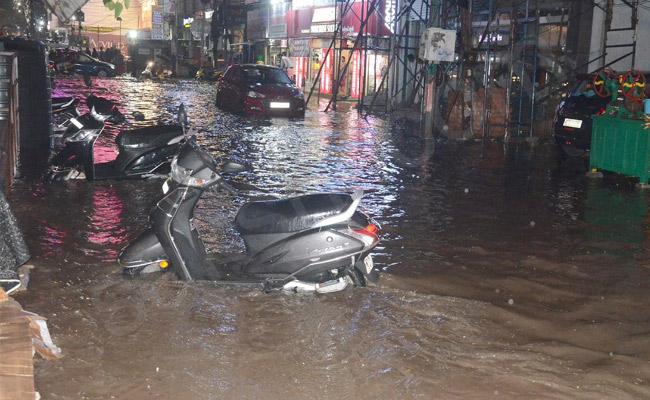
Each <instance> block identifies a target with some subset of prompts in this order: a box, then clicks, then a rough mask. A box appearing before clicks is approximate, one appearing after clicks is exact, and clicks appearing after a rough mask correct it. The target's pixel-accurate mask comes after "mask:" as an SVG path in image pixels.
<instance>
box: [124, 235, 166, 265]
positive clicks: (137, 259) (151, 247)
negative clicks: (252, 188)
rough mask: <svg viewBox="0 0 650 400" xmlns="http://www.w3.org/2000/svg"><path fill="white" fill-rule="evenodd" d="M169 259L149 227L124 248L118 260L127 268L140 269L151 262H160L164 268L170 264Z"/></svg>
mask: <svg viewBox="0 0 650 400" xmlns="http://www.w3.org/2000/svg"><path fill="white" fill-rule="evenodd" d="M168 259H169V257H168V256H167V253H166V252H165V250H164V249H163V247H162V245H161V244H160V241H159V240H158V237H157V236H156V234H155V233H154V231H153V229H147V230H146V231H144V232H143V233H142V234H141V235H140V236H138V238H137V239H136V240H134V241H133V242H131V243H130V244H129V245H128V246H126V247H125V248H124V249H123V250H122V252H121V253H120V255H119V256H118V258H117V261H118V262H119V263H120V265H121V266H122V267H124V269H125V270H127V269H134V270H138V271H139V270H141V269H143V268H144V267H146V266H148V265H151V264H159V266H160V268H163V269H164V268H166V267H167V265H168Z"/></svg>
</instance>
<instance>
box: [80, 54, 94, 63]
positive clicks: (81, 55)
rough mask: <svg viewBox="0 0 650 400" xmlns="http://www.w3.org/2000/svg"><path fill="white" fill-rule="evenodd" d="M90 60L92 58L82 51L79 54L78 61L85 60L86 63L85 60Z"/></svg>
mask: <svg viewBox="0 0 650 400" xmlns="http://www.w3.org/2000/svg"><path fill="white" fill-rule="evenodd" d="M92 61H93V59H92V58H90V57H88V56H87V55H85V54H83V53H80V54H79V62H86V63H87V62H92Z"/></svg>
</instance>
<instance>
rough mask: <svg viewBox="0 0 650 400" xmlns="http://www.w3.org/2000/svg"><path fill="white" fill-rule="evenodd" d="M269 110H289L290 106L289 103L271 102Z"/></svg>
mask: <svg viewBox="0 0 650 400" xmlns="http://www.w3.org/2000/svg"><path fill="white" fill-rule="evenodd" d="M269 106H270V107H271V108H284V109H287V108H291V104H289V103H282V102H277V101H272V102H271V104H269Z"/></svg>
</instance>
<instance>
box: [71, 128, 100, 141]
mask: <svg viewBox="0 0 650 400" xmlns="http://www.w3.org/2000/svg"><path fill="white" fill-rule="evenodd" d="M100 132H101V130H100V129H81V130H79V131H77V132H76V133H75V134H74V135H72V136H70V137H69V138H67V139H66V142H85V141H87V140H91V139H93V138H95V137H97V136H98V135H99V133H100Z"/></svg>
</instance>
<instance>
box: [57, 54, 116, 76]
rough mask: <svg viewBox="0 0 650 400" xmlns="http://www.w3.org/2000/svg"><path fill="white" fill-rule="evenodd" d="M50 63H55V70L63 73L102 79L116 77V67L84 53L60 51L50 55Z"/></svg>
mask: <svg viewBox="0 0 650 400" xmlns="http://www.w3.org/2000/svg"><path fill="white" fill-rule="evenodd" d="M50 61H51V62H53V63H54V68H55V69H56V70H57V71H59V72H62V73H75V74H81V75H86V74H88V75H92V76H98V77H100V78H106V77H113V76H115V65H113V64H111V63H107V62H105V61H101V60H98V59H96V58H93V57H91V56H89V55H88V54H87V53H84V52H78V51H73V50H58V51H55V52H53V53H51V54H50Z"/></svg>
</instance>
